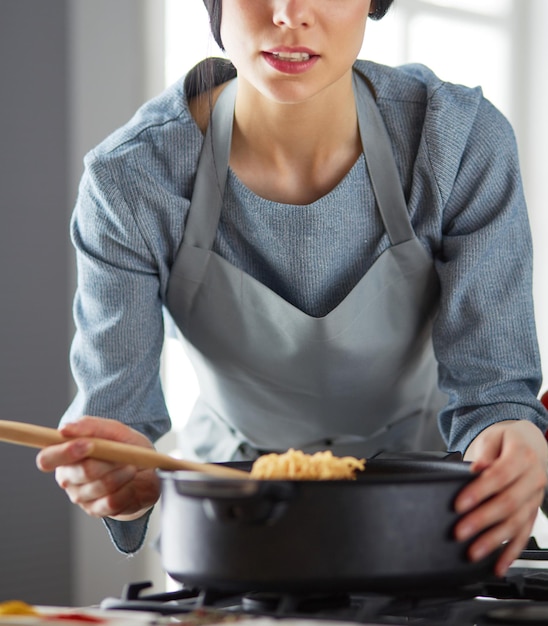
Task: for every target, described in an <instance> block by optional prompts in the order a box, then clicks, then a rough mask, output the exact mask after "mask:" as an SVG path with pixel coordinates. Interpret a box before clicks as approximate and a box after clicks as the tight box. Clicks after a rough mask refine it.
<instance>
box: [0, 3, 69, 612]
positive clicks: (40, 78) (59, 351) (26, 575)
mask: <svg viewBox="0 0 548 626" xmlns="http://www.w3.org/2000/svg"><path fill="white" fill-rule="evenodd" d="M66 26H67V21H66V11H65V0H48V2H32V1H28V0H17V1H10V0H7V1H6V0H1V1H0V94H1V95H0V107H1V109H0V112H1V114H0V138H1V139H0V212H1V226H0V255H1V256H0V259H1V265H0V267H1V270H0V281H1V282H0V284H1V288H0V294H1V295H0V297H1V301H0V322H1V323H0V350H1V352H0V418H1V419H10V420H20V421H29V422H35V423H37V424H43V425H46V426H55V425H56V423H57V421H58V418H59V415H60V414H61V412H62V411H63V409H64V406H65V404H66V401H67V397H68V395H69V375H68V369H67V351H68V339H69V334H68V330H67V329H68V327H69V310H68V308H67V302H68V288H69V287H68V285H69V280H68V277H69V271H68V265H67V254H68V253H67V242H66V232H67V220H68V200H67V185H66V172H67V149H68V136H67V119H68V102H67V97H66V96H67V73H66V71H65V70H66V59H67V46H66V37H65V33H66ZM0 501H1V503H2V512H1V515H0V555H1V557H0V600H1V599H6V598H10V597H24V598H28V599H29V600H30V601H32V602H58V603H64V602H67V601H69V600H70V596H71V577H70V540H69V539H70V531H71V529H70V524H69V506H68V504H67V500H66V498H65V496H64V495H63V494H62V493H61V492H60V490H59V489H58V488H57V487H56V485H55V483H54V480H53V478H52V477H51V476H44V475H42V474H41V473H39V472H38V470H37V469H36V467H35V464H34V452H33V451H30V450H27V449H24V448H19V447H14V446H11V445H8V444H0Z"/></svg>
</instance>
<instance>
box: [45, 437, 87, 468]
mask: <svg viewBox="0 0 548 626" xmlns="http://www.w3.org/2000/svg"><path fill="white" fill-rule="evenodd" d="M90 451H91V444H90V443H89V442H88V441H86V440H85V439H75V440H74V441H69V442H67V443H62V444H59V445H56V446H48V447H47V448H44V449H43V450H41V451H40V452H39V453H38V455H37V456H36V465H37V467H38V469H39V470H41V471H42V472H53V471H54V470H55V469H57V468H58V467H60V466H63V465H73V464H75V463H78V462H80V461H83V460H84V459H85V458H86V457H87V455H88V454H89V453H90Z"/></svg>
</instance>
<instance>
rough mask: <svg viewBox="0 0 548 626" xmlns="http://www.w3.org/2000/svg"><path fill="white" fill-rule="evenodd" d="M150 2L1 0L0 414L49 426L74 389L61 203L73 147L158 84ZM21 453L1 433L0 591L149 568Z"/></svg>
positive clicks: (72, 172)
mask: <svg viewBox="0 0 548 626" xmlns="http://www.w3.org/2000/svg"><path fill="white" fill-rule="evenodd" d="M153 4H154V5H155V6H154V7H153ZM158 4H159V3H158V2H155V3H153V2H152V1H151V0H93V2H90V1H89V0H47V2H45V1H44V0H0V215H1V225H0V261H1V266H0V267H1V269H0V419H9V420H18V421H27V422H33V423H36V424H41V425H45V426H51V427H55V426H56V425H57V423H58V420H59V418H60V416H61V415H62V413H63V411H64V410H65V408H66V406H67V404H68V402H69V401H70V398H71V396H72V394H73V389H72V383H71V378H70V372H69V368H68V351H69V343H70V338H71V336H72V332H73V326H72V321H71V315H70V305H71V300H72V294H73V282H74V281H73V276H72V273H73V254H72V249H71V247H70V243H69V238H68V222H69V216H70V211H71V209H72V206H73V204H74V199H75V195H76V188H77V183H78V179H79V177H80V175H81V171H82V157H83V155H84V153H85V152H86V151H87V150H89V149H90V148H91V147H92V146H93V145H94V144H95V143H97V142H98V141H99V140H101V139H102V138H103V137H104V136H106V135H107V134H108V133H109V132H110V131H112V130H113V129H114V128H116V127H117V126H118V125H120V124H122V123H123V122H124V121H125V120H126V119H128V118H129V116H130V115H132V114H133V112H134V111H135V109H136V108H137V107H138V106H139V105H140V104H141V103H142V102H143V101H144V100H145V99H146V98H147V97H148V96H149V95H150V92H151V89H156V88H157V87H158V86H159V85H161V83H162V76H161V75H155V74H154V72H153V71H152V70H150V71H148V72H147V69H148V68H150V64H151V63H153V61H154V58H155V57H154V55H151V56H149V57H148V58H147V61H146V63H145V57H146V54H147V46H148V45H149V43H151V42H149V41H148V39H147V37H145V34H146V32H148V31H149V30H150V28H149V27H150V20H151V19H158V16H159V13H158ZM152 30H154V29H152ZM155 49H156V51H157V55H158V54H159V55H161V51H162V48H161V46H159V45H158V42H156V47H155ZM150 76H151V77H152V80H151V79H150ZM155 80H156V82H155ZM151 84H152V87H151ZM34 458H35V452H34V451H33V450H29V449H26V448H22V447H19V446H13V445H10V444H5V443H0V502H1V512H0V601H3V600H6V599H9V598H19V599H22V600H25V601H27V602H31V603H42V604H89V603H93V602H97V601H99V600H100V599H101V598H102V597H104V596H105V595H117V594H119V593H120V591H121V589H122V586H123V584H124V583H125V582H128V581H130V580H140V579H142V578H148V574H149V572H150V564H149V561H150V557H149V554H148V553H147V550H146V549H145V552H144V554H142V555H141V556H139V557H137V558H135V559H127V558H126V557H124V556H122V555H120V554H118V553H116V552H115V550H114V548H113V547H112V546H111V544H110V541H109V539H108V538H107V536H106V533H105V531H104V529H103V528H102V524H101V522H100V521H98V520H91V519H88V518H87V516H85V515H84V514H82V513H80V512H79V511H78V509H77V508H76V507H73V506H72V505H71V504H70V503H69V502H68V500H67V498H66V497H65V495H64V494H63V493H62V491H61V490H60V489H59V488H58V487H57V485H56V483H55V480H54V478H53V476H51V475H44V474H42V473H40V472H39V471H38V470H37V469H36V467H35V461H34Z"/></svg>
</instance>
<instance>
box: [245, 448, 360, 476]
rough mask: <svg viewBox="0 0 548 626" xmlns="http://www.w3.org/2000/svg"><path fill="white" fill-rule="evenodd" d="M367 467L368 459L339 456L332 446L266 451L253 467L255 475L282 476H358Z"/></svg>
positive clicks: (252, 472) (252, 474)
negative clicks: (320, 449)
mask: <svg viewBox="0 0 548 626" xmlns="http://www.w3.org/2000/svg"><path fill="white" fill-rule="evenodd" d="M364 468H365V459H357V458H355V457H353V456H345V457H336V456H333V453H332V452H331V451H330V450H326V451H325V452H316V453H315V454H305V453H304V452H302V451H301V450H294V449H293V448H290V449H289V450H288V451H287V452H284V453H283V454H275V453H272V454H265V455H264V456H261V457H259V458H258V459H257V460H256V461H255V462H254V463H253V467H252V469H251V477H252V478H260V479H264V478H266V479H268V478H270V479H278V480H354V479H355V478H356V472H357V471H362V470H363V469H364Z"/></svg>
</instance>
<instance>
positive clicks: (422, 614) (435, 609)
mask: <svg viewBox="0 0 548 626" xmlns="http://www.w3.org/2000/svg"><path fill="white" fill-rule="evenodd" d="M547 560H548V551H547V550H542V549H539V548H538V546H537V545H536V544H535V543H534V540H532V542H530V545H529V546H528V550H526V551H524V553H523V554H522V558H521V559H520V560H519V561H516V563H515V564H514V566H513V567H512V568H511V569H510V570H509V572H508V574H507V575H506V576H505V577H504V578H494V577H493V578H489V579H487V580H485V581H482V582H481V583H476V584H473V585H470V586H464V587H459V588H456V589H447V588H445V589H438V590H436V589H432V590H423V591H421V592H420V593H418V592H414V593H406V592H405V591H402V592H399V593H398V594H394V595H382V594H378V593H369V592H367V591H363V592H348V593H344V592H336V593H325V592H322V593H314V592H313V591H310V592H306V593H305V592H303V593H297V594H296V593H287V592H284V591H280V592H279V593H278V592H272V591H268V592H263V591H249V592H244V593H237V594H236V593H234V592H229V591H223V590H218V589H217V590H216V589H194V588H186V587H184V586H183V587H181V589H179V590H177V591H172V592H167V593H160V594H154V593H150V587H151V585H150V583H146V582H145V583H135V584H130V585H127V586H126V587H125V588H124V590H123V593H122V594H121V597H120V598H108V599H105V600H104V601H103V602H102V604H101V608H102V609H107V610H124V611H127V610H136V611H137V610H140V611H147V612H150V613H154V614H156V615H157V616H158V618H157V621H156V623H157V624H168V623H169V624H176V623H182V624H185V626H209V625H212V624H226V623H227V622H231V623H232V622H238V623H239V624H238V625H237V626H321V625H322V624H323V625H325V626H328V625H329V624H330V623H331V624H333V623H338V624H345V623H346V624H348V623H349V622H354V623H356V624H363V625H368V626H381V625H386V624H390V625H392V626H398V625H402V626H403V625H409V624H413V625H416V626H442V625H443V626H497V625H505V626H520V625H522V624H524V625H528V626H534V625H540V624H542V625H543V626H546V625H547V624H548V568H547V567H545V566H544V565H543V564H542V563H541V561H547Z"/></svg>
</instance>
